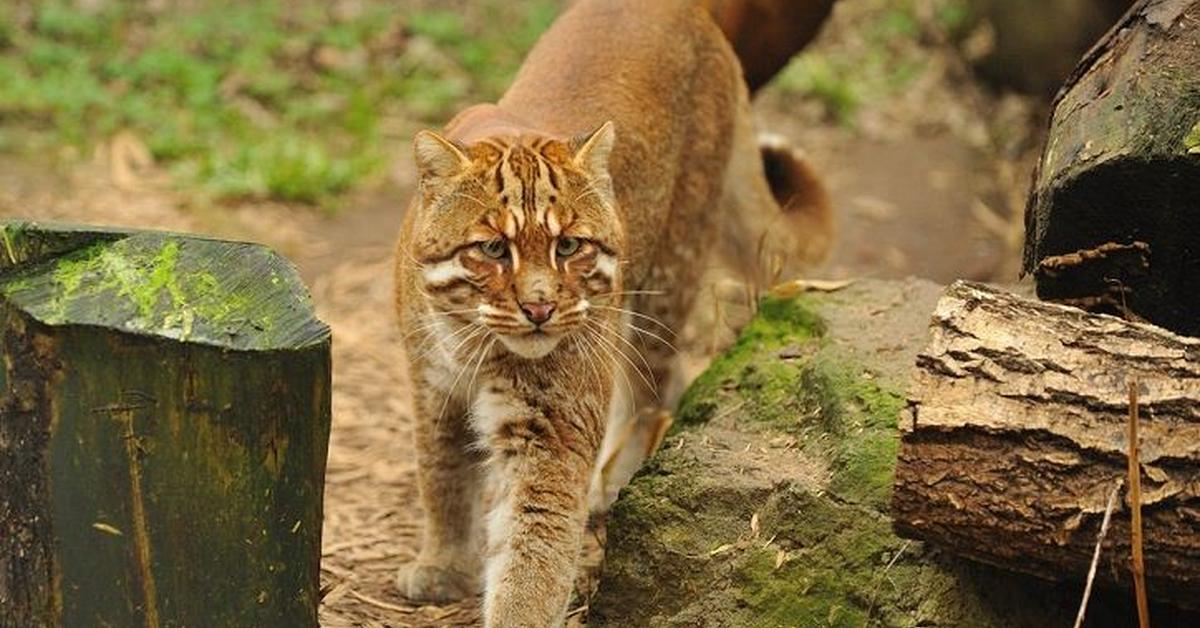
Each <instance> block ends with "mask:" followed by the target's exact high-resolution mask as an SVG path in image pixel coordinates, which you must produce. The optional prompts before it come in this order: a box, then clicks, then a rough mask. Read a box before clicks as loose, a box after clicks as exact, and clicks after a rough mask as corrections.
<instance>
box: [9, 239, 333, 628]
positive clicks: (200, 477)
mask: <svg viewBox="0 0 1200 628" xmlns="http://www.w3.org/2000/svg"><path fill="white" fill-rule="evenodd" d="M0 236H2V240H3V241H2V244H3V250H2V251H0V343H2V348H3V356H4V367H3V370H0V384H2V385H0V395H2V397H0V626H2V627H4V628H29V627H56V628H57V627H74V626H146V627H148V628H149V627H158V626H197V627H199V626H288V627H292V626H316V608H317V602H318V599H319V591H318V587H319V569H320V566H319V560H320V541H321V522H322V495H323V486H324V473H325V457H326V449H327V446H328V438H329V424H330V335H329V329H328V328H327V327H326V326H325V325H324V324H323V323H321V322H320V321H319V320H317V319H316V318H315V316H314V314H313V311H312V305H311V303H310V302H309V297H308V293H307V291H306V290H305V288H304V286H303V284H302V283H301V281H300V279H299V277H298V276H297V274H296V272H295V269H294V268H293V267H292V266H291V265H290V264H289V263H288V262H287V261H286V260H284V259H282V258H281V257H279V256H278V255H276V254H274V253H273V252H271V251H270V250H269V249H267V248H264V247H262V246H259V245H254V244H245V243H234V242H223V241H217V240H209V239H203V238H198V237H192V236H184V235H177V234H168V233H154V232H130V231H117V230H103V229H89V228H79V227H69V226H53V225H38V224H30V223H9V224H7V225H5V226H4V227H3V229H2V231H0Z"/></svg>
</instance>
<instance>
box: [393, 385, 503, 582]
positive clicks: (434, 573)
mask: <svg viewBox="0 0 1200 628" xmlns="http://www.w3.org/2000/svg"><path fill="white" fill-rule="evenodd" d="M439 392H440V391H438V390H437V389H435V388H424V389H419V390H418V391H416V392H415V402H416V403H415V404H414V406H415V408H414V409H415V410H416V414H417V417H416V419H417V420H416V425H415V427H414V437H415V444H416V450H417V462H418V470H417V485H418V488H419V490H420V495H421V504H422V505H423V506H424V508H425V532H424V540H423V542H422V544H421V550H420V553H419V554H418V555H417V557H416V559H415V560H413V561H412V562H410V563H408V564H405V565H403V566H401V567H400V570H399V572H398V573H397V575H396V584H397V587H398V588H399V590H400V593H401V594H402V595H404V596H405V597H407V598H408V599H410V600H417V601H428V602H445V601H451V600H458V599H462V598H465V597H469V596H471V595H474V594H475V593H477V592H478V590H479V572H480V570H481V565H482V563H481V561H480V557H481V556H482V530H481V526H480V525H479V522H480V520H481V519H482V517H481V516H480V510H481V506H480V502H481V495H480V492H481V485H482V468H481V466H482V464H481V456H480V455H478V454H476V453H474V452H473V450H472V447H473V442H474V435H473V433H472V432H471V431H470V428H469V426H468V424H467V420H466V416H465V412H464V409H463V408H462V407H461V404H455V403H447V402H446V400H445V396H444V393H441V394H439ZM455 405H459V406H460V407H457V408H456V407H454V406H455Z"/></svg>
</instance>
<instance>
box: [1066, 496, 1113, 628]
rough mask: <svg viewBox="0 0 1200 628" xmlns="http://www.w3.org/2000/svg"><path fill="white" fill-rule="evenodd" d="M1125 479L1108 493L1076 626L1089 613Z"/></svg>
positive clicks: (1076, 617)
mask: <svg viewBox="0 0 1200 628" xmlns="http://www.w3.org/2000/svg"><path fill="white" fill-rule="evenodd" d="M1122 484H1124V481H1123V480H1122V479H1121V478H1117V484H1116V486H1114V487H1113V490H1112V492H1111V493H1109V494H1108V506H1106V507H1105V508H1104V520H1103V521H1101V522H1100V533H1099V534H1097V535H1096V549H1095V550H1093V551H1092V566H1091V567H1090V568H1089V569H1088V577H1087V585H1086V586H1084V587H1083V599H1082V600H1080V602H1079V614H1078V615H1076V616H1075V628H1080V626H1083V616H1084V615H1085V614H1087V605H1088V599H1089V598H1091V597H1092V582H1093V581H1095V580H1096V565H1098V564H1100V549H1101V548H1102V547H1103V546H1104V537H1105V535H1107V534H1108V522H1109V521H1110V520H1111V519H1112V513H1113V508H1115V507H1116V506H1117V495H1119V494H1120V493H1121V485H1122Z"/></svg>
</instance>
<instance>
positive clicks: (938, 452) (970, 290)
mask: <svg viewBox="0 0 1200 628" xmlns="http://www.w3.org/2000/svg"><path fill="white" fill-rule="evenodd" d="M1131 381H1132V382H1136V384H1137V386H1138V388H1139V391H1140V394H1139V397H1140V402H1139V408H1140V411H1141V427H1140V430H1141V438H1140V441H1141V444H1140V448H1139V451H1140V454H1141V469H1142V505H1143V513H1144V521H1143V524H1144V525H1143V529H1144V533H1145V557H1146V573H1147V582H1148V588H1149V593H1150V594H1151V596H1154V597H1157V598H1159V599H1163V600H1167V601H1172V602H1174V603H1178V604H1181V605H1185V606H1190V607H1193V608H1194V607H1196V606H1197V605H1198V604H1200V598H1197V597H1196V592H1197V591H1200V340H1197V339H1192V338H1184V337H1180V336H1176V335H1174V334H1171V333H1169V332H1167V331H1165V330H1162V329H1159V328H1156V327H1153V326H1151V325H1146V324H1140V323H1131V322H1126V321H1123V320H1120V319H1117V318H1115V317H1111V316H1103V315H1095V314H1089V313H1086V312H1082V311H1079V310H1077V309H1073V308H1067V307H1063V306H1059V305H1053V304H1047V303H1040V302H1036V301H1031V300H1028V299H1024V298H1021V297H1016V296H1013V295H1009V294H1004V293H1000V292H997V291H994V290H992V289H990V288H986V287H984V286H981V285H977V284H970V283H964V282H959V283H956V284H954V285H953V286H951V287H950V288H949V289H948V291H947V293H946V294H945V296H944V297H943V298H942V300H941V301H940V302H939V303H938V307H937V310H936V312H935V314H934V317H933V323H932V339H931V340H930V343H929V346H928V347H927V348H926V349H925V350H924V351H923V352H922V353H921V354H920V355H919V356H918V358H917V367H916V369H915V373H914V376H913V381H912V384H911V386H912V388H911V392H910V395H909V397H910V399H909V409H908V411H907V412H906V416H905V417H902V419H901V423H900V428H901V448H900V454H899V460H898V464H897V468H896V481H895V491H894V493H893V501H892V515H893V517H894V518H895V528H896V530H897V531H898V532H900V533H901V534H902V535H905V536H910V537H916V538H921V539H925V540H928V541H931V542H933V543H935V544H938V545H941V546H944V547H946V548H949V549H950V550H952V551H953V552H955V553H957V554H961V555H965V556H968V557H971V558H974V559H977V560H981V561H984V562H988V563H992V564H995V565H999V566H1002V567H1005V568H1009V569H1013V570H1017V571H1022V572H1027V573H1032V574H1034V575H1038V576H1043V577H1048V578H1052V579H1072V578H1078V579H1082V578H1083V577H1084V576H1085V574H1086V573H1087V570H1088V565H1089V563H1090V560H1091V554H1092V550H1093V548H1094V545H1095V542H1096V534H1097V531H1098V530H1099V526H1100V522H1101V520H1102V519H1103V516H1104V511H1105V502H1106V499H1107V496H1108V495H1109V493H1110V492H1111V491H1112V489H1113V487H1114V486H1115V484H1116V482H1117V481H1118V480H1119V479H1121V478H1124V477H1126V476H1127V472H1126V466H1125V465H1126V453H1127V449H1128V444H1127V442H1126V441H1127V438H1126V430H1127V422H1128V416H1129V402H1128V388H1127V385H1128V382H1131ZM1126 499H1127V500H1128V497H1126ZM1126 503H1127V502H1126ZM1129 520H1130V515H1129V509H1128V507H1121V508H1118V509H1117V511H1116V512H1115V513H1114V514H1113V522H1112V527H1111V528H1110V529H1109V532H1108V535H1107V538H1106V540H1105V550H1104V553H1103V555H1102V562H1103V564H1102V565H1101V569H1100V570H1099V574H1100V576H1099V577H1100V578H1101V579H1102V580H1109V581H1111V582H1115V583H1118V584H1126V585H1127V584H1128V580H1129V556H1130V528H1129Z"/></svg>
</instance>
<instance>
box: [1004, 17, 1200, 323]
mask: <svg viewBox="0 0 1200 628" xmlns="http://www.w3.org/2000/svg"><path fill="white" fill-rule="evenodd" d="M1197 67H1200V0H1141V1H1139V2H1138V3H1137V4H1136V5H1135V6H1134V7H1133V8H1131V9H1130V11H1129V12H1128V13H1126V15H1125V16H1124V17H1123V18H1122V19H1121V21H1120V22H1118V23H1117V24H1116V25H1115V26H1114V27H1113V29H1112V30H1111V31H1109V33H1108V34H1107V35H1106V36H1105V37H1104V38H1103V39H1102V40H1101V41H1100V42H1099V43H1098V44H1097V45H1096V46H1095V47H1094V48H1093V49H1092V50H1091V51H1090V52H1089V53H1088V54H1087V55H1085V56H1084V58H1083V60H1082V61H1081V62H1080V64H1079V65H1078V66H1077V67H1076V69H1075V71H1074V72H1073V73H1072V75H1071V77H1070V78H1069V79H1068V80H1067V82H1066V84H1065V85H1064V86H1063V89H1062V90H1061V91H1060V92H1059V94H1058V97H1057V98H1056V100H1055V104H1054V111H1053V115H1052V118H1051V121H1050V128H1049V131H1048V134H1047V139H1046V145H1045V148H1044V149H1043V153H1042V158H1041V160H1040V161H1039V163H1038V166H1037V171H1036V173H1035V177H1034V183H1033V187H1032V189H1031V192H1030V198H1029V203H1028V206H1027V209H1026V214H1025V226H1026V230H1025V231H1026V246H1025V267H1024V269H1025V272H1027V273H1034V275H1035V277H1036V279H1037V289H1038V295H1039V296H1040V297H1041V298H1043V299H1046V300H1063V301H1067V300H1069V301H1071V302H1075V303H1080V304H1082V303H1091V304H1093V305H1095V306H1096V307H1098V308H1099V309H1100V311H1106V312H1109V313H1111V312H1113V311H1116V310H1117V309H1120V308H1118V307H1117V306H1118V305H1120V306H1126V305H1127V307H1128V309H1129V310H1131V311H1133V312H1135V313H1136V314H1137V315H1139V316H1141V317H1143V318H1145V319H1147V320H1149V321H1151V322H1153V323H1155V324H1157V325H1160V326H1162V327H1165V328H1167V329H1170V330H1172V331H1175V332H1178V333H1184V334H1190V335H1197V334H1200V317H1198V316H1196V312H1197V311H1200V248H1198V247H1197V244H1196V243H1197V242H1200V72H1197V71H1196V68H1197ZM1136 242H1140V243H1144V246H1145V248H1146V250H1147V251H1148V254H1147V256H1146V257H1147V261H1146V264H1145V265H1144V267H1143V266H1142V265H1140V264H1138V265H1132V266H1131V265H1128V264H1126V263H1124V262H1125V261H1127V260H1125V259H1124V258H1123V257H1121V256H1099V257H1092V258H1090V259H1087V260H1085V261H1086V263H1084V264H1082V265H1079V266H1076V267H1074V268H1072V269H1066V270H1065V271H1064V272H1043V271H1044V269H1043V268H1042V267H1041V262H1042V261H1043V260H1045V259H1046V258H1049V257H1053V256H1062V255H1066V254H1071V253H1075V252H1077V251H1087V250H1094V249H1096V248H1097V247H1100V246H1102V245H1106V244H1107V243H1115V244H1117V245H1132V244H1134V243H1136ZM1058 270H1062V269H1058ZM1096 277H1099V278H1100V279H1101V280H1100V281H1099V282H1098V281H1096Z"/></svg>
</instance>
